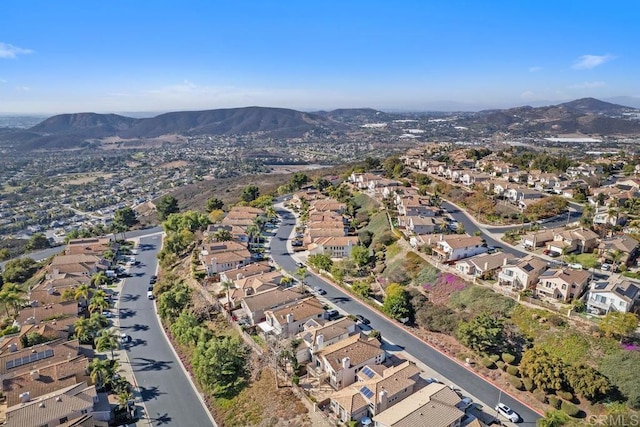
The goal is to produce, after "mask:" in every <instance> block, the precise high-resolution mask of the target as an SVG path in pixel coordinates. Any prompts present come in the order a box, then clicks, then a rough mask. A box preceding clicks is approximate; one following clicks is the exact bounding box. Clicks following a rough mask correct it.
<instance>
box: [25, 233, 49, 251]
mask: <svg viewBox="0 0 640 427" xmlns="http://www.w3.org/2000/svg"><path fill="white" fill-rule="evenodd" d="M49 246H51V244H50V242H49V239H47V236H45V235H44V234H43V233H36V234H34V235H33V236H31V237H30V238H29V241H28V242H27V250H30V251H34V250H37V249H45V248H48V247H49Z"/></svg>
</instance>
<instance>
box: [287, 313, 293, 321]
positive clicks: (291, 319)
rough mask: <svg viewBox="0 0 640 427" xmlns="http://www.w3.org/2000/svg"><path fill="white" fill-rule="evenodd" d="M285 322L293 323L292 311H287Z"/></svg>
mask: <svg viewBox="0 0 640 427" xmlns="http://www.w3.org/2000/svg"><path fill="white" fill-rule="evenodd" d="M287 323H293V313H287Z"/></svg>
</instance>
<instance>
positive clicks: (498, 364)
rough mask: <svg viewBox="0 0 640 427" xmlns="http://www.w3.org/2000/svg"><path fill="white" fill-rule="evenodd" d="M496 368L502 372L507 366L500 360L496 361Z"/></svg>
mask: <svg viewBox="0 0 640 427" xmlns="http://www.w3.org/2000/svg"><path fill="white" fill-rule="evenodd" d="M496 366H497V367H498V368H499V369H502V370H503V371H504V370H505V368H506V366H507V364H506V363H504V362H503V361H502V360H498V361H497V362H496Z"/></svg>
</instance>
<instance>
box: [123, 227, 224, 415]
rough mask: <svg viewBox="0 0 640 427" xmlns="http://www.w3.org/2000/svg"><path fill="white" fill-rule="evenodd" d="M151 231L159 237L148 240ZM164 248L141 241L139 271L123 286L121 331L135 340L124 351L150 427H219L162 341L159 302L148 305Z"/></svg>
mask: <svg viewBox="0 0 640 427" xmlns="http://www.w3.org/2000/svg"><path fill="white" fill-rule="evenodd" d="M153 230H155V231H156V232H159V231H161V230H160V229H159V228H158V229H152V230H144V231H145V233H146V234H149V233H152V232H153ZM139 235H140V234H138V236H139ZM127 237H133V236H131V234H129V235H128V236H127ZM161 242H162V241H161V235H160V234H157V235H155V236H147V237H142V238H141V239H140V250H139V254H138V255H136V259H137V260H138V261H140V265H138V266H135V267H132V268H131V270H130V273H131V274H132V277H130V278H127V279H126V280H125V283H124V285H123V288H122V295H120V303H119V308H120V311H119V316H120V329H121V331H122V332H124V333H126V334H127V335H130V336H131V338H132V341H131V343H129V344H125V345H124V346H125V349H126V350H127V355H128V357H129V362H130V363H131V368H132V370H133V373H134V376H135V378H136V382H137V385H138V387H139V389H140V394H141V395H142V399H143V400H144V404H145V407H146V409H147V412H148V413H147V414H146V415H147V417H148V418H149V420H150V422H151V424H152V425H154V426H176V427H182V426H194V427H211V426H214V425H215V424H214V423H213V422H212V418H210V414H209V412H208V411H207V410H206V409H205V408H204V407H203V405H202V403H201V401H200V399H199V396H198V395H197V394H196V392H195V391H194V389H193V388H192V386H191V383H190V381H189V378H188V377H187V375H188V374H186V373H185V372H184V371H183V370H182V367H181V366H180V363H179V362H178V360H177V359H176V356H175V353H174V352H173V350H172V348H171V347H170V344H169V342H168V341H167V339H166V338H165V336H164V332H163V331H162V329H161V326H160V323H159V321H158V317H157V316H156V312H155V309H154V303H155V302H154V301H152V300H149V299H147V286H149V279H150V277H151V276H152V275H153V274H155V272H156V268H157V264H158V259H157V254H158V252H159V251H160V246H161ZM139 424H140V425H142V423H139Z"/></svg>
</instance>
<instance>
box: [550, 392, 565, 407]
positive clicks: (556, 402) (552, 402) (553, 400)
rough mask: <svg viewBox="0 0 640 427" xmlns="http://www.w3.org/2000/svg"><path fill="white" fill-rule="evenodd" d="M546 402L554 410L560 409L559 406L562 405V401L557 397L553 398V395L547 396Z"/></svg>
mask: <svg viewBox="0 0 640 427" xmlns="http://www.w3.org/2000/svg"><path fill="white" fill-rule="evenodd" d="M547 400H548V401H549V405H551V406H553V407H554V408H555V409H560V404H561V403H562V400H560V398H559V397H558V396H554V395H553V394H550V395H549V396H547Z"/></svg>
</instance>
